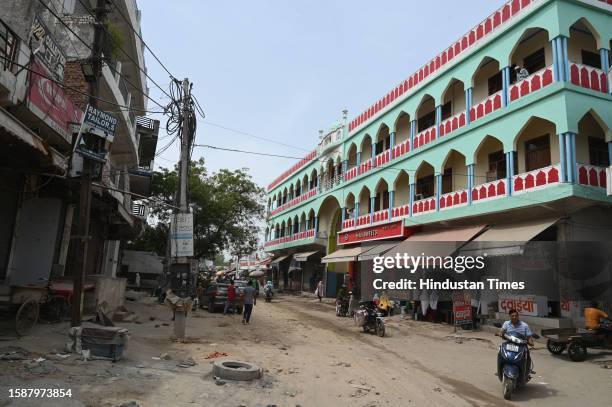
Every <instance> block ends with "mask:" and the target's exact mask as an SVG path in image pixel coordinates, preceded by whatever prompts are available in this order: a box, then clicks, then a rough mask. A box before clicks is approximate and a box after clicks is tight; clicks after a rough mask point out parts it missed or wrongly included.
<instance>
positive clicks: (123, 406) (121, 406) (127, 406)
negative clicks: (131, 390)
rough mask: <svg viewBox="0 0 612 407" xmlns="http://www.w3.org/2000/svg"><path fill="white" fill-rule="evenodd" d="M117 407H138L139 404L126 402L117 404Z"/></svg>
mask: <svg viewBox="0 0 612 407" xmlns="http://www.w3.org/2000/svg"><path fill="white" fill-rule="evenodd" d="M117 407H140V404H138V403H137V402H135V401H128V402H127V403H121V404H118V405H117Z"/></svg>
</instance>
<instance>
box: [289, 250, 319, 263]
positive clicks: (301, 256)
mask: <svg viewBox="0 0 612 407" xmlns="http://www.w3.org/2000/svg"><path fill="white" fill-rule="evenodd" d="M317 253H319V251H318V250H315V251H313V252H303V253H296V254H294V255H293V259H294V260H295V261H306V260H308V258H309V257H310V256H312V255H313V254H317Z"/></svg>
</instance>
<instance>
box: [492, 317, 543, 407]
mask: <svg viewBox="0 0 612 407" xmlns="http://www.w3.org/2000/svg"><path fill="white" fill-rule="evenodd" d="M497 325H499V326H498V328H500V327H501V324H495V326H497ZM496 335H498V334H496ZM501 337H502V339H504V342H503V343H502V344H501V345H500V346H499V352H498V353H497V377H498V378H499V381H500V382H502V386H503V394H504V399H506V400H510V398H511V397H512V393H513V392H514V390H516V389H517V388H518V387H519V386H524V385H526V384H527V382H529V380H531V358H530V357H529V349H528V346H527V338H526V337H525V336H523V335H521V334H519V333H517V332H512V333H504V334H502V335H501ZM533 337H534V338H536V339H537V338H539V336H538V335H535V334H534V335H533Z"/></svg>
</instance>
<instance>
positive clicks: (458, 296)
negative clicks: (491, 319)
mask: <svg viewBox="0 0 612 407" xmlns="http://www.w3.org/2000/svg"><path fill="white" fill-rule="evenodd" d="M453 320H454V321H455V325H465V324H471V323H472V302H471V298H470V295H469V293H462V292H459V293H453Z"/></svg>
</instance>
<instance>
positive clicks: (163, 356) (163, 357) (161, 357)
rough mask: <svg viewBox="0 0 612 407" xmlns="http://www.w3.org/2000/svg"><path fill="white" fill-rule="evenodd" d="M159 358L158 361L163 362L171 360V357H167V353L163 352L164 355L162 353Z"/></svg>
mask: <svg viewBox="0 0 612 407" xmlns="http://www.w3.org/2000/svg"><path fill="white" fill-rule="evenodd" d="M159 358H160V359H163V360H170V359H172V357H171V356H170V355H168V354H167V353H165V352H164V353H162V354H161V355H160V356H159Z"/></svg>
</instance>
